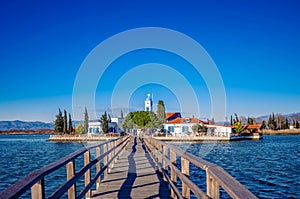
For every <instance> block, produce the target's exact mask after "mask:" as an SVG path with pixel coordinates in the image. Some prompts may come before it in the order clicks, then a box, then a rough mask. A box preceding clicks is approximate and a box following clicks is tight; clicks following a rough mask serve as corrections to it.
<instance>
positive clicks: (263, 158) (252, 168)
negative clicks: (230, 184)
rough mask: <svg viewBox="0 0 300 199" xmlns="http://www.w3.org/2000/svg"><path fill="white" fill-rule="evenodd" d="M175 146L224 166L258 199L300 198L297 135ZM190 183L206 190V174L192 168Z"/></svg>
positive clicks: (299, 161)
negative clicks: (191, 181) (194, 183)
mask: <svg viewBox="0 0 300 199" xmlns="http://www.w3.org/2000/svg"><path fill="white" fill-rule="evenodd" d="M172 144H174V145H176V146H178V147H180V148H182V149H184V150H186V151H188V152H190V153H192V154H194V155H196V156H200V157H202V158H203V159H205V160H208V161H210V162H212V163H215V164H217V165H219V166H221V167H222V168H223V169H225V170H226V171H227V172H228V173H229V174H231V175H232V176H233V177H235V178H236V179H237V180H238V181H239V182H241V183H242V184H243V185H244V186H245V187H246V188H248V189H249V190H250V191H251V192H252V193H254V194H255V195H256V196H257V197H259V198H300V136H298V135H297V136H296V135H294V136H264V139H263V140H245V141H234V142H217V143H216V142H204V143H172ZM191 179H192V180H193V181H195V182H196V183H197V184H198V186H200V187H201V188H203V189H205V173H204V172H202V171H201V170H200V169H198V168H196V167H194V166H193V165H191ZM221 196H222V194H221ZM224 197H226V196H224Z"/></svg>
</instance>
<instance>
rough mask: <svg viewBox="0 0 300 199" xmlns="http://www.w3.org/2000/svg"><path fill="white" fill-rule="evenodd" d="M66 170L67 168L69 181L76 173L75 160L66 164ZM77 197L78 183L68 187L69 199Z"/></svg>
mask: <svg viewBox="0 0 300 199" xmlns="http://www.w3.org/2000/svg"><path fill="white" fill-rule="evenodd" d="M66 170H67V180H68V181H69V180H70V179H71V178H72V177H74V175H75V162H74V160H72V161H70V162H69V163H67V164H66ZM75 198H76V185H75V184H74V185H72V186H71V187H70V188H69V189H68V199H75Z"/></svg>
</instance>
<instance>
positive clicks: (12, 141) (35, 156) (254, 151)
mask: <svg viewBox="0 0 300 199" xmlns="http://www.w3.org/2000/svg"><path fill="white" fill-rule="evenodd" d="M48 137H49V135H0V151H1V154H0V165H1V167H0V191H2V190H4V189H5V188H7V187H8V186H10V185H11V184H13V183H14V182H16V181H17V180H18V179H20V178H22V177H24V176H25V175H27V174H28V173H30V172H32V171H33V170H36V169H39V168H41V167H42V166H44V165H47V164H49V163H51V162H53V161H54V160H57V159H59V158H60V157H63V156H65V155H67V154H69V153H71V152H73V151H75V150H76V149H79V148H81V147H83V146H84V145H83V144H80V143H55V142H48V141H47V139H48ZM174 144H175V145H176V146H179V147H181V148H183V149H186V150H187V151H189V152H191V153H193V154H194V155H197V156H201V157H203V158H204V159H206V160H209V161H211V162H213V163H215V164H217V165H219V166H221V167H222V168H224V169H225V170H226V171H227V172H228V173H230V174H231V175H232V176H234V177H235V178H236V179H237V180H238V181H240V182H241V183H242V184H243V185H245V186H246V187H247V188H248V189H249V190H250V191H251V192H253V193H254V194H255V195H256V196H258V197H259V198H300V136H265V137H264V139H263V140H260V141H238V142H218V143H183V144H179V143H174ZM82 162H83V161H79V164H78V166H82V165H80V164H81V163H82ZM64 173H65V168H62V170H59V171H58V172H56V174H55V175H53V177H52V178H49V179H47V178H46V186H47V187H50V188H51V186H54V184H57V183H55V182H58V181H64V180H65V177H64ZM201 176H203V178H201ZM191 179H192V180H193V181H195V182H196V183H197V184H198V185H199V186H200V187H201V188H203V189H205V186H204V185H205V179H204V172H201V171H200V170H198V169H197V168H194V167H191ZM47 183H48V184H47ZM52 188H54V187H52ZM221 196H222V197H226V195H221Z"/></svg>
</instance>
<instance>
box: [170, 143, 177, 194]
mask: <svg viewBox="0 0 300 199" xmlns="http://www.w3.org/2000/svg"><path fill="white" fill-rule="evenodd" d="M170 161H171V162H172V164H174V165H176V153H175V152H174V151H172V150H171V149H170ZM171 181H172V182H173V183H174V184H177V176H176V173H175V170H174V169H173V168H172V167H171ZM171 197H172V198H175V197H176V195H175V192H174V191H173V189H171Z"/></svg>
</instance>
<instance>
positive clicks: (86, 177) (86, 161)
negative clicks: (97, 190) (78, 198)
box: [84, 151, 91, 198]
mask: <svg viewBox="0 0 300 199" xmlns="http://www.w3.org/2000/svg"><path fill="white" fill-rule="evenodd" d="M89 163H90V151H86V152H85V153H84V166H86V165H87V164H89ZM90 181H91V169H88V170H87V171H86V172H85V174H84V182H85V186H87V185H88V184H89V183H90ZM85 198H91V190H89V191H88V192H87V193H86V194H85Z"/></svg>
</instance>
